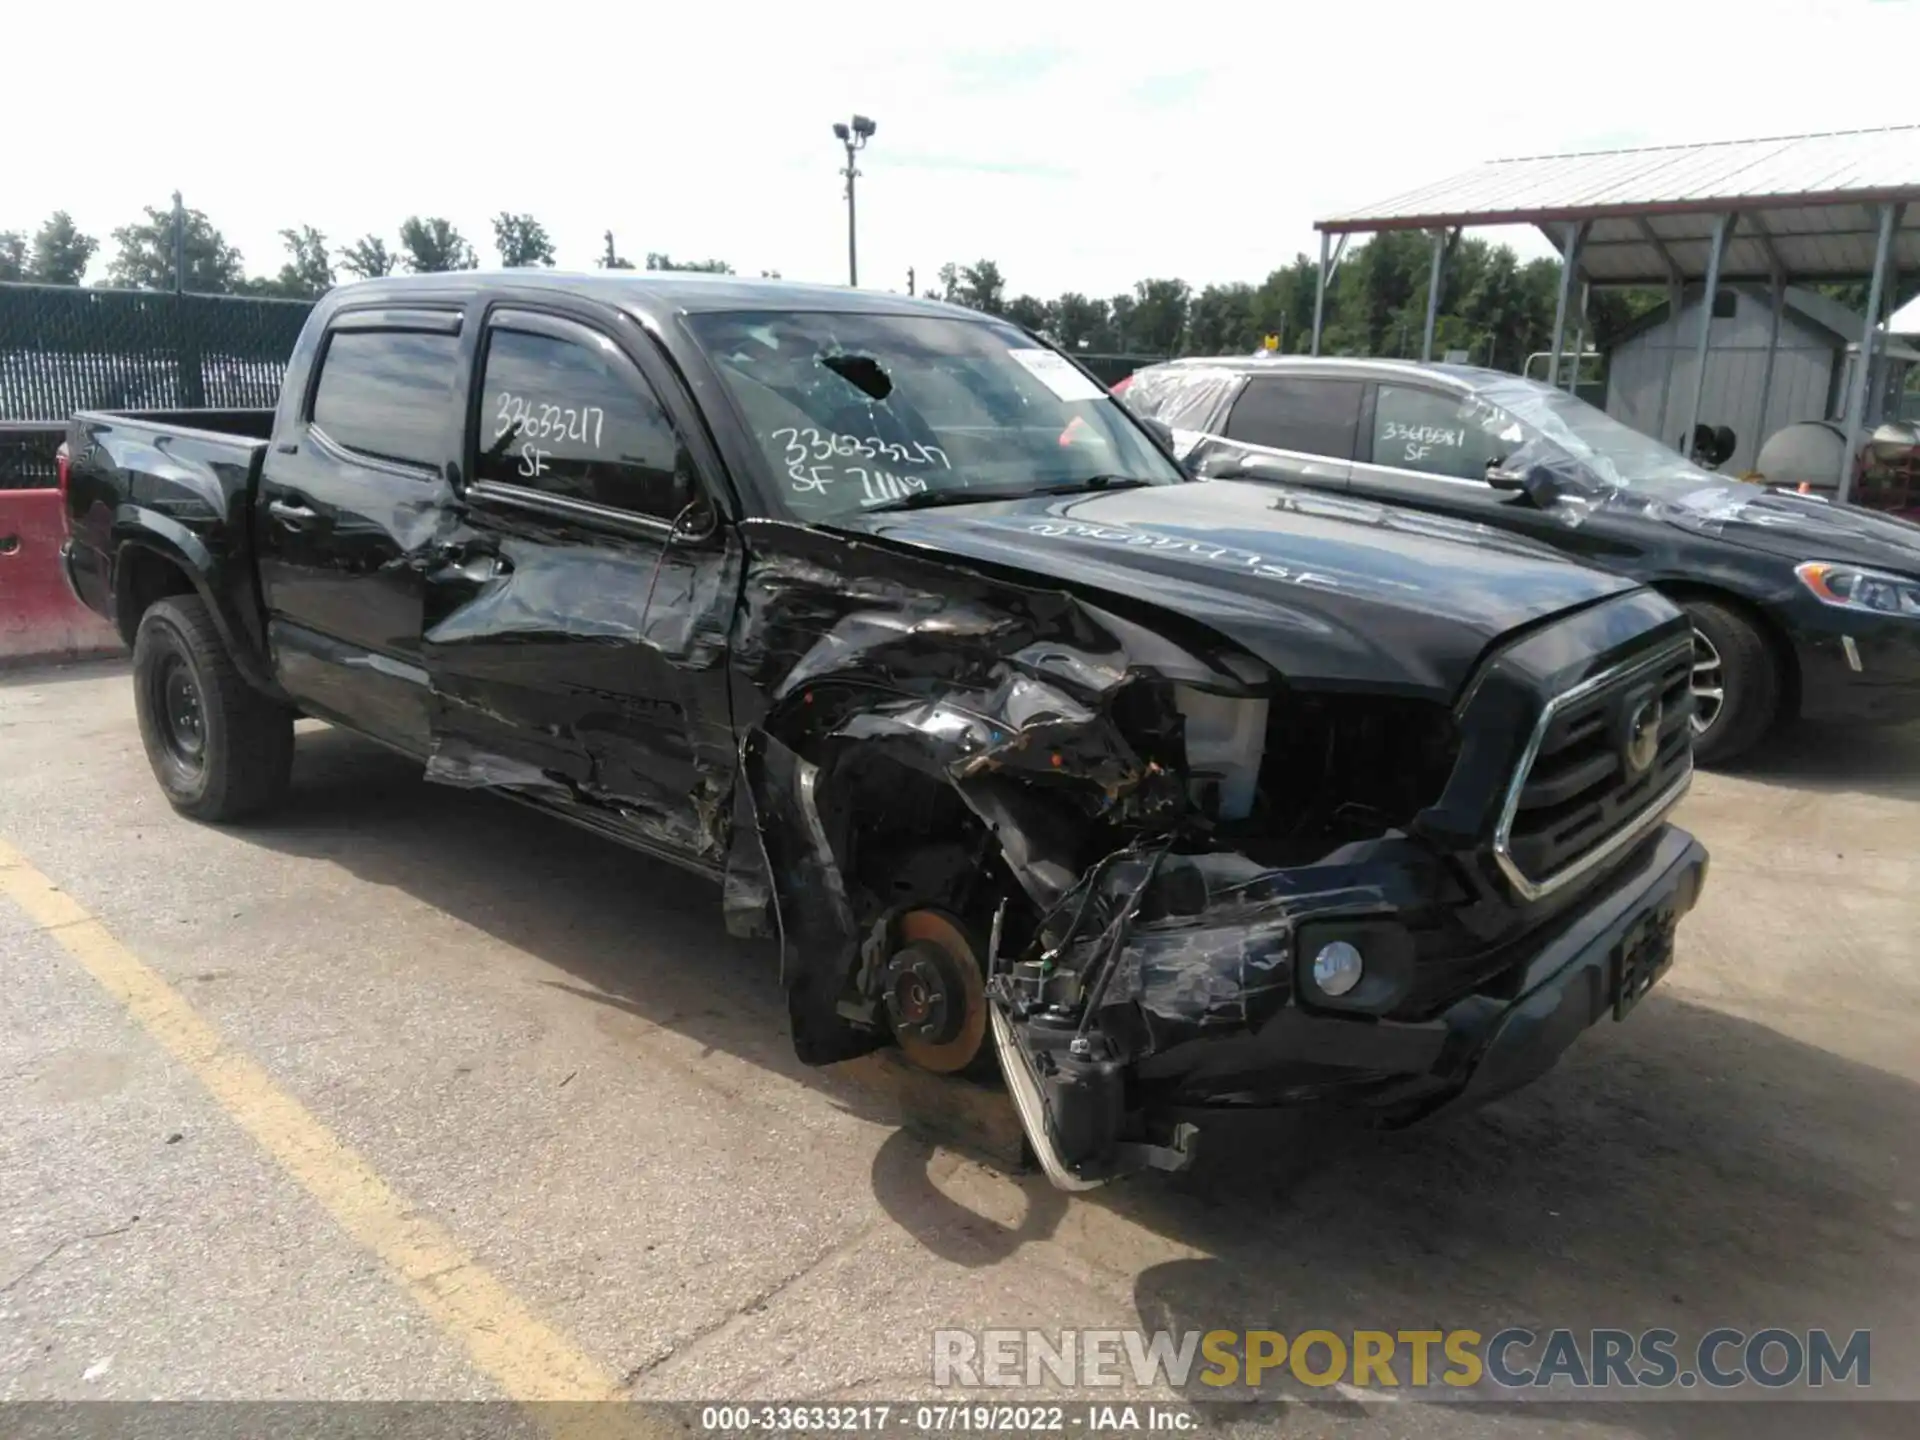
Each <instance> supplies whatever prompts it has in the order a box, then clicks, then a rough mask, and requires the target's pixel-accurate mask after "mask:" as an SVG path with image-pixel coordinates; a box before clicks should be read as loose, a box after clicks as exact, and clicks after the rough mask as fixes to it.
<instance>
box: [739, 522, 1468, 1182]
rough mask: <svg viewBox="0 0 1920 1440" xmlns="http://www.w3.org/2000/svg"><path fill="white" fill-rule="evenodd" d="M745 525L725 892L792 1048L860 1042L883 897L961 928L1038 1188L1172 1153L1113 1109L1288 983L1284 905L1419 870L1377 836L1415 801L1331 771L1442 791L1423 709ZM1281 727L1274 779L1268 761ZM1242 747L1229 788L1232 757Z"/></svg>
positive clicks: (1171, 635)
mask: <svg viewBox="0 0 1920 1440" xmlns="http://www.w3.org/2000/svg"><path fill="white" fill-rule="evenodd" d="M768 529H769V531H772V532H774V533H768V534H762V535H759V536H756V537H755V540H756V543H755V544H754V546H753V552H754V558H753V559H752V561H751V562H750V563H749V566H748V573H747V576H746V583H745V586H744V599H745V603H744V605H743V606H742V609H741V620H740V622H739V626H738V629H737V631H736V634H735V636H734V640H733V643H734V654H735V656H736V657H737V659H738V660H739V661H740V662H741V664H742V668H743V670H744V671H745V672H746V673H748V674H749V675H751V676H753V677H754V678H755V680H756V681H757V682H758V683H756V684H755V685H754V686H753V687H752V688H753V692H754V693H755V694H756V695H758V696H761V697H764V705H763V708H762V709H761V710H760V711H759V713H757V714H753V715H748V716H744V717H742V716H739V715H738V712H737V714H736V718H739V719H742V720H743V722H744V723H743V724H742V726H741V732H742V735H743V741H742V747H741V756H742V765H741V769H740V774H741V776H742V785H743V788H744V790H745V792H746V793H745V799H746V800H747V802H748V803H749V805H750V806H751V811H752V817H753V824H752V826H751V827H746V826H741V827H737V828H736V845H735V851H734V856H733V861H732V864H731V866H730V874H729V880H728V887H727V890H728V912H729V920H730V923H731V924H733V925H734V927H735V928H736V929H741V930H747V929H752V928H755V926H756V925H759V924H761V923H762V921H761V919H760V917H761V916H763V915H764V916H766V917H768V918H769V919H770V920H771V922H772V923H771V928H773V929H775V931H776V932H777V934H778V936H779V939H780V941H781V953H782V961H781V964H782V974H783V977H784V979H785V981H786V985H787V989H788V993H789V1002H790V1007H791V1018H792V1024H793V1034H794V1042H795V1046H796V1049H797V1050H798V1052H799V1054H800V1056H801V1057H802V1058H803V1059H804V1060H806V1061H808V1062H809V1063H815V1064H821V1063H828V1062H831V1061H833V1060H838V1059H842V1058H846V1057H848V1056H850V1055H853V1054H858V1053H861V1052H862V1051H865V1050H870V1049H873V1048H875V1047H876V1046H878V1045H880V1044H883V1043H885V1041H886V1040H887V1038H888V1035H889V1032H890V1030H892V1029H896V1028H897V1021H898V1014H897V1013H896V1011H895V1010H894V1009H893V1008H891V997H890V996H889V995H888V994H886V993H884V992H885V983H886V977H887V976H888V975H889V974H891V973H893V972H891V971H890V970H889V968H888V967H889V962H890V960H891V959H892V958H893V957H894V955H895V954H896V953H897V949H898V946H899V943H900V941H899V931H898V928H897V927H898V925H899V922H900V919H901V916H902V915H903V914H906V913H909V912H913V911H917V910H923V909H927V908H932V909H936V910H937V911H938V912H939V913H940V914H942V915H944V916H947V917H950V918H951V919H952V921H953V922H954V924H955V925H956V926H957V927H958V928H959V929H960V930H962V931H964V932H965V933H966V934H967V935H968V936H969V938H970V940H971V942H972V949H973V954H974V957H975V958H976V959H977V961H978V963H979V966H980V969H981V971H982V972H983V977H982V978H983V981H984V993H985V996H986V998H987V1009H988V1012H989V1013H988V1016H987V1020H988V1022H989V1029H988V1032H987V1033H988V1039H987V1041H986V1043H985V1047H984V1049H983V1051H982V1054H983V1055H997V1057H998V1059H999V1062H1000V1066H1001V1068H1002V1070H1003V1071H1004V1073H1005V1075H1006V1078H1007V1081H1008V1083H1009V1088H1010V1090H1011V1092H1012V1094H1013V1098H1014V1100H1015V1104H1016V1107H1017V1108H1018V1110H1019V1111H1020V1114H1021V1118H1022V1121H1023V1125H1024V1127H1025V1129H1026V1131H1027V1134H1028V1137H1029V1140H1030V1141H1031V1143H1032V1145H1033V1148H1034V1150H1035V1152H1036V1154H1037V1155H1038V1156H1039V1158H1040V1159H1041V1161H1042V1163H1043V1165H1044V1167H1045V1168H1046V1170H1047V1171H1048V1173H1049V1175H1050V1176H1051V1177H1052V1178H1053V1179H1054V1180H1055V1182H1056V1183H1058V1184H1061V1185H1065V1186H1069V1187H1080V1186H1084V1185H1087V1184H1094V1183H1099V1182H1100V1181H1102V1180H1104V1179H1107V1178H1110V1177H1112V1176H1113V1175H1116V1174H1119V1173H1124V1172H1126V1171H1128V1170H1132V1169H1137V1168H1140V1167H1142V1166H1145V1165H1161V1166H1167V1167H1177V1166H1179V1165H1181V1164H1183V1163H1185V1161H1186V1159H1187V1158H1188V1153H1189V1152H1188V1147H1187V1141H1188V1139H1189V1132H1188V1130H1187V1128H1186V1127H1184V1126H1172V1127H1163V1128H1161V1129H1158V1130H1156V1129H1155V1128H1154V1127H1153V1125H1152V1123H1151V1120H1150V1116H1149V1107H1146V1106H1144V1105H1143V1103H1142V1102H1143V1097H1145V1096H1147V1095H1148V1094H1149V1093H1150V1092H1153V1091H1155V1090H1156V1089H1158V1090H1160V1091H1165V1092H1167V1093H1174V1092H1177V1091H1178V1090H1179V1089H1180V1088H1181V1087H1182V1086H1183V1085H1186V1084H1188V1083H1189V1082H1191V1081H1192V1080H1193V1078H1194V1075H1195V1073H1196V1070H1197V1069H1204V1068H1205V1065H1206V1063H1207V1061H1206V1059H1205V1057H1206V1056H1207V1055H1208V1054H1210V1053H1212V1051H1211V1047H1210V1045H1208V1044H1204V1043H1202V1042H1211V1041H1214V1040H1216V1039H1220V1038H1223V1037H1233V1036H1245V1035H1249V1034H1251V1032H1252V1031H1253V1030H1255V1029H1257V1028H1258V1027H1259V1026H1261V1025H1262V1024H1263V1023H1265V1022H1266V1021H1268V1020H1269V1019H1271V1017H1273V1016H1274V1015H1275V1014H1276V1013H1277V1012H1278V1011H1280V1010H1281V1009H1282V1008H1284V1007H1286V1006H1287V1005H1288V1004H1289V1003H1290V1001H1291V999H1292V996H1293V991H1294V985H1295V982H1294V977H1293V966H1294V960H1293V956H1294V950H1295V940H1296V931H1297V929H1298V927H1299V925H1300V923H1301V920H1302V917H1303V916H1307V915H1314V916H1320V917H1329V916H1332V917H1337V916H1341V915H1363V914H1373V913H1378V912H1380V911H1381V910H1382V909H1383V908H1388V907H1392V906H1395V905H1403V906H1408V907H1414V908H1417V907H1418V906H1420V905H1421V904H1423V903H1430V899H1431V896H1432V894H1433V893H1434V891H1435V890H1436V889H1437V888H1443V887H1444V879H1443V878H1442V877H1441V876H1440V874H1439V862H1438V860H1437V858H1436V857H1435V855H1434V854H1433V853H1432V852H1431V851H1430V850H1429V849H1427V848H1426V847H1423V846H1421V845H1418V844H1416V843H1414V842H1412V841H1410V840H1408V839H1407V838H1406V837H1405V835H1404V834H1403V833H1402V832H1401V831H1400V830H1399V829H1396V828H1395V827H1396V825H1404V824H1405V823H1406V822H1407V821H1408V820H1409V819H1410V818H1411V816H1412V814H1413V813H1414V812H1415V811H1417V810H1418V809H1419V804H1418V803H1410V802H1408V801H1405V800H1404V799H1402V798H1401V797H1398V796H1395V795H1390V794H1389V793H1388V792H1391V791H1393V789H1394V786H1393V785H1392V784H1390V783H1388V782H1386V781H1382V782H1381V784H1380V786H1379V787H1376V788H1378V790H1379V792H1380V793H1379V794H1378V795H1375V794H1373V793H1371V792H1365V793H1362V792H1357V791H1356V790H1355V789H1354V788H1353V787H1349V786H1346V785H1344V784H1342V783H1339V782H1338V780H1337V779H1336V777H1335V776H1333V774H1332V773H1331V767H1332V766H1333V765H1334V764H1335V762H1336V760H1337V762H1338V763H1339V764H1341V765H1343V766H1352V765H1361V766H1364V765H1365V764H1366V760H1367V757H1366V755H1365V754H1364V753H1358V752H1356V753H1353V754H1349V753H1347V752H1349V751H1354V749H1355V746H1356V745H1358V746H1360V747H1362V749H1364V747H1365V746H1366V745H1369V744H1370V745H1372V746H1373V747H1374V751H1373V761H1374V768H1375V769H1377V770H1380V771H1382V772H1384V771H1385V770H1386V769H1387V768H1388V761H1389V760H1390V759H1392V758H1393V757H1394V756H1396V755H1397V756H1398V757H1399V759H1398V760H1397V761H1395V762H1394V764H1393V767H1392V768H1393V769H1394V770H1395V771H1396V772H1400V773H1404V772H1408V771H1411V770H1417V769H1421V768H1422V767H1424V769H1425V771H1427V772H1432V773H1434V774H1438V775H1439V776H1440V778H1441V779H1444V775H1445V770H1446V767H1447V765H1448V764H1449V763H1450V760H1451V754H1452V752H1451V750H1450V749H1447V743H1448V742H1447V741H1446V739H1445V737H1444V736H1442V737H1440V746H1441V749H1442V750H1444V751H1445V752H1446V753H1444V754H1438V755H1436V754H1432V753H1428V752H1430V751H1431V750H1432V742H1433V741H1434V739H1435V737H1433V736H1430V735H1428V734H1426V733H1425V732H1424V731H1423V732H1422V733H1420V734H1417V735H1416V734H1414V733H1413V730H1416V729H1418V728H1419V727H1420V726H1421V725H1425V724H1427V723H1428V721H1429V720H1433V721H1435V722H1436V723H1437V724H1438V725H1439V726H1440V728H1441V729H1442V730H1445V728H1446V724H1447V722H1446V717H1445V716H1444V715H1443V714H1438V713H1437V712H1436V715H1435V716H1431V717H1430V716H1427V715H1426V714H1425V713H1424V711H1423V712H1422V713H1421V714H1420V715H1419V716H1418V717H1417V718H1416V719H1415V720H1412V721H1409V722H1408V725H1409V726H1410V727H1411V728H1406V729H1403V730H1400V731H1396V732H1395V733H1392V734H1387V733H1372V732H1370V731H1369V732H1368V733H1367V734H1360V733H1359V731H1354V730H1353V727H1352V726H1349V725H1348V724H1347V721H1346V720H1345V719H1343V718H1341V717H1344V716H1347V715H1349V713H1352V714H1361V713H1364V714H1367V715H1371V714H1372V713H1373V712H1372V711H1371V710H1369V709H1368V708H1367V707H1366V706H1365V705H1358V706H1357V708H1356V704H1349V703H1348V701H1350V700H1351V698H1352V697H1347V698H1346V699H1342V698H1341V697H1331V698H1322V697H1316V696H1313V695H1311V694H1308V693H1305V692H1304V691H1303V690H1302V689H1301V688H1300V687H1299V686H1297V685H1294V684H1290V683H1289V681H1288V680H1287V679H1284V678H1283V677H1281V676H1280V675H1278V674H1276V673H1275V672H1274V671H1273V670H1272V669H1271V668H1270V667H1269V666H1268V665H1266V664H1265V663H1263V662H1262V661H1259V660H1256V659H1254V658H1253V657H1252V656H1250V655H1248V654H1247V653H1246V652H1244V651H1241V650H1239V649H1237V648H1235V647H1234V646H1233V645H1231V643H1230V642H1227V641H1225V640H1224V639H1222V638H1221V637H1220V636H1218V635H1217V634H1214V633H1212V632H1210V631H1206V630H1204V629H1202V628H1199V627H1194V626H1192V625H1190V624H1188V623H1187V622H1185V621H1183V620H1182V619H1181V618H1180V617H1178V616H1174V615H1167V614H1161V613H1159V612H1156V611H1154V610H1153V609H1152V608H1151V607H1147V606H1142V605H1138V604H1136V603H1135V602H1132V601H1128V600H1126V599H1124V598H1122V597H1108V596H1101V597H1088V596H1085V595H1080V594H1073V593H1068V592H1066V591H1063V590H1049V589H1041V588H1037V587H1035V586H1032V585H1030V584H1026V583H1023V582H1022V581H1021V580H1020V579H1019V578H1018V577H1011V578H1001V577H999V576H996V575H994V574H991V573H986V572H983V571H975V570H966V571H958V570H956V568H955V567H954V566H952V565H951V564H950V563H945V562H936V561H934V560H932V559H930V558H923V557H921V556H918V555H912V554H903V553H900V552H899V551H896V550H894V549H892V548H891V547H888V546H886V545H870V544H865V543H855V544H851V545H849V544H847V543H846V542H845V541H839V542H836V543H835V544H834V545H833V546H832V547H831V548H830V549H829V548H826V547H822V546H819V545H817V544H815V543H814V539H815V537H810V536H809V534H808V532H805V531H801V530H799V529H797V527H795V528H791V529H789V528H787V527H768ZM1196 697H1197V698H1196ZM1223 705H1224V706H1225V707H1226V709H1225V710H1222V709H1221V707H1222V706H1223ZM1239 707H1246V708H1244V709H1242V708H1239ZM1419 708H1420V707H1417V706H1413V705H1411V703H1410V702H1400V709H1401V710H1407V711H1409V712H1410V711H1412V710H1415V709H1419ZM1386 709H1387V710H1388V711H1394V706H1393V705H1391V704H1388V705H1387V706H1386ZM1322 712H1324V713H1322ZM1394 713H1398V712H1397V711H1395V712H1394ZM1223 715H1224V716H1225V717H1226V721H1225V722H1223V721H1222V716H1223ZM1249 716H1251V717H1255V718H1257V719H1258V720H1260V721H1263V722H1264V724H1255V725H1247V724H1242V723H1241V722H1242V721H1244V720H1246V719H1247V718H1248V717H1249ZM1315 716H1318V718H1317V719H1315V718H1314V717H1315ZM1223 723H1226V725H1227V728H1226V729H1225V730H1223V729H1222V724H1223ZM1234 726H1238V730H1237V731H1235V730H1234V729H1233V727H1234ZM1376 728H1377V727H1376ZM1209 729H1210V732H1211V733H1210V735H1208V734H1203V733H1202V731H1203V730H1209ZM1360 730H1366V727H1365V726H1361V727H1360ZM1349 731H1353V733H1349ZM1226 733H1234V734H1237V735H1238V738H1237V739H1234V740H1232V741H1230V742H1229V743H1227V744H1225V745H1224V746H1223V745H1222V743H1221V741H1220V735H1221V734H1226ZM1295 744H1299V745H1300V746H1302V747H1304V749H1305V753H1304V754H1303V755H1302V763H1301V766H1300V773H1299V774H1297V775H1292V776H1282V777H1280V779H1278V780H1270V779H1269V777H1268V773H1267V772H1268V771H1271V770H1273V769H1274V768H1275V764H1276V756H1275V751H1276V750H1277V749H1278V748H1279V747H1281V746H1285V747H1289V748H1290V747H1291V746H1293V745H1295ZM1235 746H1238V747H1239V749H1238V750H1237V751H1236V750H1235V748H1234V747H1235ZM1208 747H1211V749H1210V750H1209V749H1208ZM1203 751H1205V752H1207V753H1203ZM1336 752H1338V754H1336ZM1409 753H1412V754H1414V755H1416V756H1417V759H1408V758H1407V756H1408V754H1409ZM1263 754H1264V755H1265V756H1266V757H1267V759H1266V764H1265V765H1264V766H1263V765H1262V763H1261V757H1262V755H1263ZM1222 757H1224V760H1223V758H1222ZM1201 762H1205V763H1201ZM1209 765H1211V766H1212V769H1211V770H1210V769H1209ZM1248 765H1252V766H1253V767H1254V768H1255V769H1257V770H1260V771H1261V779H1260V781H1259V783H1258V784H1257V785H1256V784H1255V782H1254V780H1253V778H1252V777H1251V775H1250V774H1246V773H1232V772H1233V771H1234V770H1235V767H1238V769H1239V770H1241V771H1244V770H1245V769H1246V767H1247V766H1248ZM1223 768H1224V770H1225V771H1226V772H1227V773H1220V772H1221V771H1222V769H1223ZM1422 784H1425V780H1424V779H1422V780H1421V781H1420V782H1419V783H1418V784H1415V785H1414V787H1413V788H1415V789H1418V788H1419V787H1420V785H1422ZM1428 788H1429V789H1431V787H1428ZM1409 793H1411V792H1409ZM1236 794H1237V795H1238V796H1239V797H1240V798H1239V799H1238V800H1235V799H1232V798H1230V797H1232V796H1234V795H1236ZM1249 797H1251V798H1249ZM1415 798H1416V799H1421V797H1415ZM1431 798H1432V795H1431V794H1426V795H1425V796H1424V799H1421V803H1424V802H1425V801H1430V800H1431ZM1369 802H1371V803H1369ZM749 828H750V833H751V837H752V839H753V840H754V841H755V842H757V853H754V851H752V850H750V849H749V847H748V846H747V845H746V844H745V843H743V842H742V841H741V840H740V837H741V835H742V834H743V833H746V832H748V831H749ZM1302 860H1305V861H1308V862H1311V863H1308V864H1305V865H1302V864H1301V863H1298V862H1299V861H1302ZM1395 892H1400V893H1395ZM1308 1070H1311V1066H1309V1067H1308ZM1311 1081H1312V1076H1311V1074H1308V1075H1306V1076H1305V1078H1304V1080H1303V1082H1302V1083H1308V1084H1310V1083H1311Z"/></svg>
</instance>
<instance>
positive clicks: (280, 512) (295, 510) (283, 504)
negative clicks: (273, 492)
mask: <svg viewBox="0 0 1920 1440" xmlns="http://www.w3.org/2000/svg"><path fill="white" fill-rule="evenodd" d="M267 513H268V514H269V515H271V516H273V518H274V519H276V520H278V521H279V522H280V523H281V524H282V525H284V526H286V527H287V529H289V530H298V529H299V528H300V527H301V526H303V525H305V524H306V523H307V521H309V520H318V519H319V518H320V516H319V512H317V511H314V510H310V509H308V508H307V507H306V506H305V505H296V504H294V503H293V502H292V501H290V500H275V501H272V502H271V503H270V504H269V505H268V506H267Z"/></svg>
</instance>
